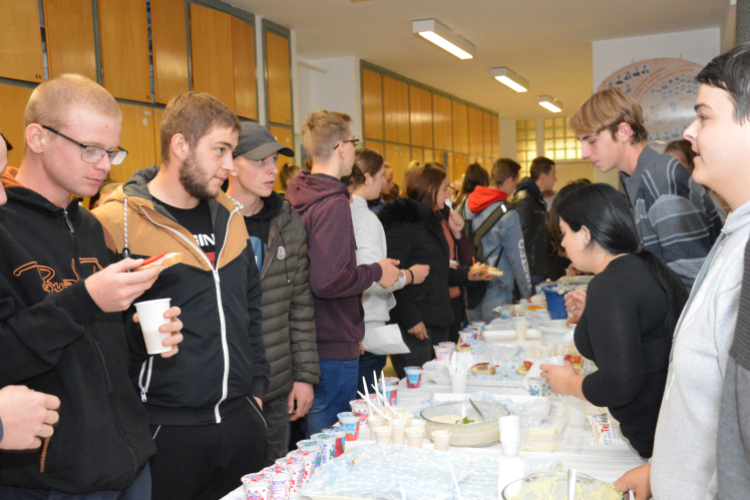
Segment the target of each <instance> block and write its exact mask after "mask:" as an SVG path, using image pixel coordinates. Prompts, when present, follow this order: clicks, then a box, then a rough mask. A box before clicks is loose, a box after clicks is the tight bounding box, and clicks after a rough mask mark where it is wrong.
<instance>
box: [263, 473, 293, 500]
mask: <svg viewBox="0 0 750 500" xmlns="http://www.w3.org/2000/svg"><path fill="white" fill-rule="evenodd" d="M272 469H273V473H272V474H271V477H270V478H269V479H270V481H269V482H270V483H271V485H270V488H269V492H270V495H269V500H289V494H290V493H291V488H292V471H291V469H289V468H285V467H278V466H274V467H272Z"/></svg>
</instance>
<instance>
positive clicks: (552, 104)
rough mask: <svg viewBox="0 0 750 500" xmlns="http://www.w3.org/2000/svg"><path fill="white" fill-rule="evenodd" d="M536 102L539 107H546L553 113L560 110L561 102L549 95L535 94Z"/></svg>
mask: <svg viewBox="0 0 750 500" xmlns="http://www.w3.org/2000/svg"><path fill="white" fill-rule="evenodd" d="M536 102H537V104H539V105H540V106H541V107H543V108H546V109H548V110H550V111H552V112H553V113H559V112H560V111H562V103H561V102H560V101H558V100H557V99H555V98H554V97H552V96H551V95H538V96H536Z"/></svg>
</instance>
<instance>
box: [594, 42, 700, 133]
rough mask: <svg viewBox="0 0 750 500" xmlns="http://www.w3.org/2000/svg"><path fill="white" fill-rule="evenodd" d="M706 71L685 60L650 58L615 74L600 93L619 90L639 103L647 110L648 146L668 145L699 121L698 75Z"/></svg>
mask: <svg viewBox="0 0 750 500" xmlns="http://www.w3.org/2000/svg"><path fill="white" fill-rule="evenodd" d="M702 68H703V67H702V66H700V65H699V64H696V63H694V62H690V61H685V60H683V59H673V58H669V57H665V58H659V59H646V60H643V61H638V62H634V63H631V64H628V65H627V66H624V67H623V68H620V69H619V70H617V71H615V72H614V73H612V74H611V75H609V77H607V78H605V79H604V81H603V82H602V84H601V85H600V86H599V88H598V89H597V91H599V90H604V89H606V88H612V87H616V88H619V89H620V90H622V91H623V92H625V93H626V94H628V95H629V96H631V97H632V98H633V99H635V100H636V101H638V104H640V105H641V107H642V108H643V120H644V121H645V123H646V129H647V130H648V143H649V144H650V145H654V144H665V143H667V142H670V141H675V140H678V139H682V133H683V132H684V131H685V129H686V128H688V126H689V125H690V124H691V123H692V121H693V120H694V119H695V110H694V109H693V106H695V100H696V98H697V97H698V84H697V83H695V76H696V75H697V74H698V73H699V72H700V70H701V69H702Z"/></svg>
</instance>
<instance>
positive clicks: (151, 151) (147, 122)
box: [109, 103, 156, 183]
mask: <svg viewBox="0 0 750 500" xmlns="http://www.w3.org/2000/svg"><path fill="white" fill-rule="evenodd" d="M119 105H120V110H122V134H121V135H120V146H121V147H122V148H123V149H127V150H128V151H129V152H128V156H127V157H126V158H125V161H123V162H122V163H120V164H119V165H113V166H112V170H111V171H110V173H109V178H110V179H111V180H113V181H117V182H122V183H124V182H126V181H127V180H128V179H129V178H130V176H131V175H133V172H135V171H136V170H140V169H142V168H146V167H150V166H151V165H153V164H154V157H155V152H156V146H155V144H154V142H155V140H154V113H153V111H154V108H149V107H146V106H138V105H136V104H123V103H119Z"/></svg>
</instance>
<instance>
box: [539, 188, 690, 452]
mask: <svg viewBox="0 0 750 500" xmlns="http://www.w3.org/2000/svg"><path fill="white" fill-rule="evenodd" d="M557 210H558V214H559V216H560V231H561V233H562V246H563V248H565V250H566V252H567V253H568V257H569V258H570V260H572V261H573V265H575V266H576V268H578V269H580V270H581V271H585V272H591V273H594V274H595V275H596V276H595V277H594V279H593V280H591V283H590V284H589V287H588V293H587V296H588V298H587V302H586V307H585V309H584V311H583V314H582V316H581V320H580V321H579V323H578V326H577V327H576V330H575V344H576V347H577V348H578V350H579V351H580V352H581V354H583V355H584V356H585V357H586V358H588V359H591V360H592V361H595V362H596V365H597V366H598V367H599V370H598V371H596V372H594V373H592V374H590V375H586V376H583V375H576V373H575V371H574V370H573V367H572V366H571V365H570V363H566V366H553V365H542V366H541V368H542V376H543V377H545V378H546V379H548V381H549V384H550V385H551V387H552V390H553V391H554V392H556V393H558V394H562V395H571V396H575V397H577V398H579V399H585V400H587V401H589V402H591V403H592V404H594V405H596V406H606V407H608V408H609V411H610V413H612V416H613V417H615V418H616V419H617V420H618V421H619V422H620V429H621V430H622V434H623V436H624V437H625V438H626V439H628V441H629V442H630V445H631V446H632V447H633V448H634V449H635V450H636V451H637V452H638V454H639V455H641V456H642V457H643V458H650V457H651V454H652V451H653V446H654V434H655V432H656V421H657V419H658V416H659V407H660V406H661V401H662V396H663V394H664V387H665V384H666V381H667V370H668V367H669V353H670V350H671V347H672V334H673V333H674V329H675V326H676V324H677V320H678V319H679V317H680V313H681V312H682V308H683V307H684V305H685V301H686V300H687V290H686V289H685V286H684V285H683V284H682V282H681V281H680V279H679V278H678V277H677V275H676V274H675V273H674V272H673V271H672V270H671V269H669V268H668V267H667V266H666V264H664V263H663V262H662V261H661V260H660V259H659V258H658V257H657V256H656V255H654V254H653V253H651V252H649V251H648V250H644V249H643V248H642V247H641V246H640V244H639V239H638V234H637V233H636V229H635V224H634V222H633V216H632V215H631V213H630V207H629V206H628V202H627V200H626V199H625V197H624V196H623V195H622V194H620V193H618V192H617V190H615V189H614V188H613V187H612V186H609V185H607V184H593V185H591V186H586V187H584V188H581V189H579V190H577V191H574V192H572V193H570V194H568V196H567V197H566V198H565V199H563V200H562V201H560V204H559V205H558V207H557Z"/></svg>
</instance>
